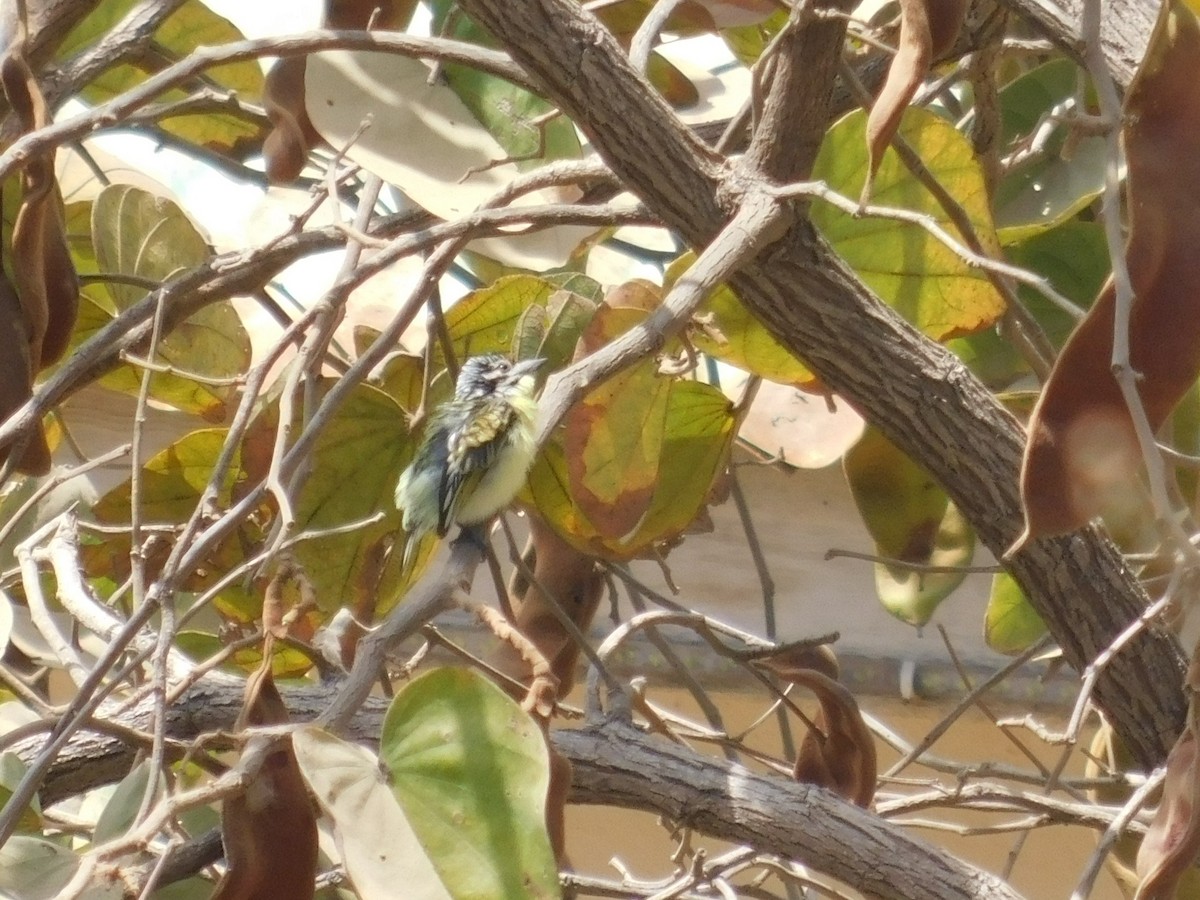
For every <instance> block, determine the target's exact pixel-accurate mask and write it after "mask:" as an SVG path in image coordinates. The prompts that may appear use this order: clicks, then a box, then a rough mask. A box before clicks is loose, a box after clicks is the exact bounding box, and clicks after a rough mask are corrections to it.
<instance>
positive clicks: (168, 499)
mask: <svg viewBox="0 0 1200 900" xmlns="http://www.w3.org/2000/svg"><path fill="white" fill-rule="evenodd" d="M227 434H228V431H227V430H226V429H224V428H205V429H201V430H200V431H193V432H191V433H190V434H185V435H184V436H183V437H181V438H180V439H179V440H177V441H176V442H175V443H174V444H172V445H171V446H169V447H167V448H166V449H165V450H160V451H159V452H158V453H156V454H155V455H154V456H152V457H151V458H150V459H149V460H147V461H146V464H145V465H144V466H143V467H142V475H141V493H140V496H139V500H138V504H139V506H138V508H139V509H140V510H141V514H142V517H143V519H144V520H145V521H149V522H181V521H184V520H186V519H187V518H188V517H189V516H190V515H191V514H192V511H193V510H194V509H195V507H196V504H197V503H198V502H199V500H200V495H201V494H202V493H203V492H204V489H205V487H207V486H208V481H209V479H210V478H211V477H212V471H213V466H214V465H215V464H216V461H217V457H218V456H219V455H220V453H221V448H222V447H224V446H225V437H226V435H227ZM238 473H239V461H238V454H237V453H236V452H235V453H234V457H233V462H232V464H231V465H230V467H229V470H228V471H227V472H226V473H225V477H224V479H223V481H222V482H221V485H220V488H219V490H218V491H217V497H216V501H217V503H218V504H219V505H222V506H225V505H228V504H229V502H230V497H231V494H232V491H233V485H234V484H235V483H236V481H237V478H238ZM131 489H132V479H126V480H125V481H124V482H123V483H121V484H119V485H117V486H116V487H115V488H113V489H112V490H110V491H109V492H108V493H107V494H105V495H104V496H103V497H101V498H100V500H99V501H98V502H97V503H96V506H95V507H94V509H93V512H94V513H95V515H96V518H98V519H99V520H100V521H102V522H116V523H127V522H129V521H130V512H129V505H130V502H131Z"/></svg>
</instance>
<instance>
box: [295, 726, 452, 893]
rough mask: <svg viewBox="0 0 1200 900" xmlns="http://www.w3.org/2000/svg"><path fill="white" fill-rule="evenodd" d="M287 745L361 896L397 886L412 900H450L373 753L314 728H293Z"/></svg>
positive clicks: (392, 891) (394, 891)
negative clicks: (329, 823)
mask: <svg viewBox="0 0 1200 900" xmlns="http://www.w3.org/2000/svg"><path fill="white" fill-rule="evenodd" d="M292 745H293V747H294V748H295V751H296V760H297V762H299V764H300V771H301V773H302V774H303V775H304V780H305V781H307V782H308V786H309V788H311V789H312V792H313V794H314V795H315V796H316V798H317V802H318V803H320V804H321V808H322V809H324V810H325V812H326V814H327V815H328V816H329V817H330V818H331V819H332V820H333V824H334V834H335V836H336V838H337V844H338V850H339V852H340V853H341V855H342V861H343V863H344V864H345V866H346V874H347V876H349V878H350V882H351V883H352V884H353V885H354V890H355V892H356V893H357V895H358V896H359V897H360V898H362V900H391V898H393V897H395V896H396V886H397V885H400V884H402V885H404V894H405V896H406V897H409V898H412V900H449V898H450V896H451V895H450V893H449V892H448V891H447V890H446V886H445V885H444V884H443V883H442V880H441V877H440V876H439V875H438V873H437V870H436V869H435V868H434V867H433V865H432V864H431V862H430V859H429V857H428V855H427V854H426V851H425V849H424V848H423V847H422V846H421V842H420V841H419V840H418V839H417V836H416V834H415V833H414V832H413V829H412V826H411V825H410V824H409V822H408V819H407V818H406V817H405V815H404V810H403V809H401V807H400V804H399V803H398V802H397V800H396V797H395V795H394V794H393V793H392V789H391V787H390V786H389V785H388V782H387V779H386V778H385V777H384V774H383V772H382V771H381V769H380V765H379V760H378V759H377V758H376V757H375V756H374V754H372V753H371V752H370V751H369V750H367V749H366V748H364V747H360V746H358V745H357V744H350V743H347V742H346V741H342V740H339V739H338V738H336V737H334V736H333V735H331V734H329V733H328V732H327V731H322V730H321V729H319V728H302V729H300V730H299V731H297V732H295V733H294V734H293V735H292Z"/></svg>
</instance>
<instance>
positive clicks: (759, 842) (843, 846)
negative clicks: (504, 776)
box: [14, 674, 1019, 900]
mask: <svg viewBox="0 0 1200 900" xmlns="http://www.w3.org/2000/svg"><path fill="white" fill-rule="evenodd" d="M243 689H244V685H243V683H242V682H241V680H240V679H236V678H233V677H230V676H226V675H219V674H210V675H207V676H206V677H205V678H204V679H203V680H202V681H200V682H199V683H198V684H196V685H195V686H194V687H192V688H191V689H190V690H189V691H188V693H187V694H186V695H185V696H183V697H182V698H181V699H180V700H179V702H177V703H176V704H174V705H173V706H172V707H170V708H169V709H168V711H167V717H168V721H167V723H166V733H167V736H168V737H170V738H172V739H175V740H180V741H188V740H191V739H193V738H195V737H197V736H198V735H201V734H204V733H212V732H217V731H227V730H228V729H230V728H231V727H232V726H233V724H234V721H235V720H236V718H237V715H238V711H239V710H240V709H241V706H242V703H243V699H244V698H243ZM331 697H332V693H331V692H330V691H328V690H323V689H313V688H308V689H296V690H289V691H286V692H285V699H286V701H287V705H288V708H289V710H290V711H291V714H292V719H293V721H309V720H312V719H314V718H316V717H317V716H319V715H320V714H321V713H322V712H323V711H324V710H325V709H326V708H327V707H328V704H329V701H330V699H331ZM386 706H387V701H386V700H384V699H382V698H378V697H372V698H369V699H368V700H367V701H366V703H365V704H364V705H363V707H362V709H361V710H360V711H359V712H358V714H357V715H355V716H354V717H353V719H351V720H350V721H349V722H348V724H347V728H346V733H347V736H348V737H349V738H351V739H352V740H355V741H358V742H360V743H364V744H372V745H374V744H377V743H378V739H379V733H380V729H381V727H382V724H383V715H384V712H385V711H386ZM153 714H154V704H153V701H152V700H151V699H149V698H147V699H145V700H143V701H141V702H140V703H139V704H137V705H136V706H134V707H132V708H131V709H128V710H125V711H123V712H122V713H121V714H120V715H119V716H117V717H116V718H115V721H117V722H118V723H119V724H121V725H123V726H125V727H126V728H133V729H137V730H140V731H145V730H146V729H147V728H149V726H150V721H151V717H152V716H153ZM551 739H552V741H553V743H554V746H555V748H556V749H558V750H559V751H560V752H562V753H563V754H564V755H565V756H566V757H567V758H568V759H569V760H570V761H571V763H572V766H573V769H574V772H573V775H572V797H571V799H572V801H573V802H579V803H604V804H613V805H617V806H625V807H629V808H631V809H640V810H646V811H649V812H654V813H658V814H660V815H663V816H667V817H669V818H671V819H672V820H674V821H676V822H679V823H682V824H687V825H690V826H692V827H694V828H696V829H698V830H700V831H702V832H704V833H706V834H711V835H713V836H716V837H719V838H723V839H725V840H729V841H733V842H736V843H745V844H751V845H753V846H754V847H755V848H756V849H757V850H759V851H760V852H763V853H774V854H778V855H780V856H783V857H786V858H789V859H798V860H801V861H803V862H804V863H805V864H807V865H809V866H811V867H812V868H814V869H816V870H818V871H821V872H824V873H827V874H829V875H831V876H833V877H835V878H838V879H840V880H842V881H844V882H846V883H847V884H849V885H850V886H851V887H853V888H855V889H856V890H859V891H861V892H862V893H864V894H865V895H867V896H869V897H882V898H892V900H951V898H955V900H966V898H972V900H974V898H982V900H1017V898H1018V897H1019V895H1018V894H1017V893H1016V892H1014V891H1013V890H1012V889H1011V888H1009V887H1008V886H1007V885H1005V884H1004V883H1003V882H1002V881H1001V880H1000V879H999V878H997V877H995V876H993V875H990V874H988V873H986V872H983V871H981V870H979V869H976V868H975V867H974V866H971V865H969V864H967V863H964V862H962V861H961V860H959V859H956V858H955V857H953V856H951V855H950V854H948V853H946V852H945V851H943V850H940V849H938V848H936V847H934V846H932V845H930V844H929V843H927V842H925V841H923V840H921V839H919V838H916V837H914V836H912V835H911V834H909V833H908V832H907V831H905V830H903V829H902V828H900V827H898V826H896V825H893V824H891V823H889V822H887V821H885V820H883V819H880V818H878V817H877V816H872V815H871V814H870V813H868V812H865V811H864V810H861V809H859V808H858V807H856V806H854V805H852V804H850V803H847V802H846V801H844V800H842V799H840V798H839V797H837V796H836V795H834V794H833V793H831V792H829V791H825V790H821V789H820V788H815V787H812V786H810V785H803V784H797V783H796V782H794V781H792V780H790V779H787V778H782V777H779V776H771V775H759V774H755V773H752V772H749V771H747V770H746V769H743V768H742V767H741V766H738V765H736V764H733V763H729V762H727V761H725V760H723V759H717V758H714V757H708V756H702V755H700V754H698V753H695V752H694V751H692V750H689V749H687V748H683V747H679V746H678V745H674V744H670V743H668V742H666V741H660V740H657V739H654V738H652V737H650V736H648V735H646V734H644V733H643V732H640V731H637V730H636V729H634V728H632V726H629V725H620V724H617V723H614V722H606V723H604V724H603V725H598V726H593V727H590V728H586V729H583V730H578V731H575V730H563V731H554V732H552V733H551ZM39 743H40V741H38V740H37V739H31V740H28V741H26V742H24V743H23V744H19V745H17V746H16V747H15V748H14V749H15V750H16V751H17V753H18V754H19V755H21V757H22V758H24V759H27V760H28V759H31V758H33V757H34V756H36V754H37V752H38V745H39ZM134 753H135V748H133V747H130V746H129V745H127V744H125V743H124V742H122V741H121V740H120V738H118V737H115V736H113V735H111V734H99V733H95V732H91V733H86V734H81V735H78V736H76V737H75V738H73V739H72V741H71V743H70V745H69V746H68V747H67V748H66V749H65V750H64V751H63V753H62V754H61V755H60V756H59V758H58V760H57V761H56V762H55V764H54V766H53V768H52V769H51V770H50V772H49V773H48V774H47V775H46V777H45V779H44V780H43V782H42V788H41V791H40V794H39V796H40V798H41V801H42V804H43V805H50V804H51V803H53V802H55V801H57V800H61V799H62V798H64V797H66V796H69V795H71V794H76V793H79V792H81V791H84V790H87V789H88V788H92V787H96V786H97V785H100V784H104V783H108V782H112V781H115V780H117V779H119V778H121V777H123V776H124V774H125V773H126V772H128V770H129V766H130V764H131V763H132V761H133V758H134Z"/></svg>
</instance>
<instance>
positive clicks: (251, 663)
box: [175, 630, 312, 678]
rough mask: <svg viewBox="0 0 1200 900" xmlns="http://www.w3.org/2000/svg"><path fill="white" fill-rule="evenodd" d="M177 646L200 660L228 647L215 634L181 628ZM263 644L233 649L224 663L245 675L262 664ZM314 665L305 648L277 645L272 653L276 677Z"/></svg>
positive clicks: (298, 673)
mask: <svg viewBox="0 0 1200 900" xmlns="http://www.w3.org/2000/svg"><path fill="white" fill-rule="evenodd" d="M175 646H176V647H178V648H179V650H180V651H181V652H183V653H184V654H186V655H187V656H188V658H189V659H191V660H192V661H193V662H196V663H201V662H204V661H205V660H207V659H210V658H212V657H213V656H214V655H216V654H217V653H219V652H220V651H222V650H223V649H225V646H226V644H225V642H224V641H222V640H221V638H219V637H217V636H216V635H215V634H208V633H207V632H203V631H190V630H188V631H181V632H179V633H178V634H177V635H176V636H175ZM262 659H263V655H262V647H261V646H260V645H253V646H250V647H242V648H239V649H238V650H236V651H234V653H233V654H232V655H231V656H230V657H229V658H228V662H227V663H226V664H225V665H224V667H223V668H224V669H225V670H226V671H229V672H236V673H239V674H244V673H246V672H253V671H254V670H255V669H257V668H258V667H259V666H261V665H262ZM311 668H312V660H311V659H309V658H308V655H307V654H305V653H304V652H303V651H300V650H296V649H294V648H292V647H288V646H283V645H280V646H276V647H275V649H274V650H273V651H272V653H271V674H272V675H274V676H275V677H277V678H298V677H300V676H301V675H303V674H305V673H306V672H307V671H308V670H309V669H311Z"/></svg>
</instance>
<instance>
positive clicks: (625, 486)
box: [563, 359, 671, 544]
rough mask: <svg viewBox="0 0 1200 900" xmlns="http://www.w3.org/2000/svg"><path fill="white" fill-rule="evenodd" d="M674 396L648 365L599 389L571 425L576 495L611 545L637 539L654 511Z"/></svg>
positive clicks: (569, 419)
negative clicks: (669, 403)
mask: <svg viewBox="0 0 1200 900" xmlns="http://www.w3.org/2000/svg"><path fill="white" fill-rule="evenodd" d="M670 391H671V381H670V379H668V378H663V377H660V376H659V375H658V372H657V364H656V363H655V361H654V360H653V359H648V360H645V361H643V362H641V363H638V364H637V365H635V366H632V367H630V368H628V369H626V370H625V371H623V372H620V373H618V374H617V375H614V376H613V377H612V378H609V379H608V380H607V381H605V382H603V383H602V384H600V385H598V386H597V387H595V388H593V389H592V390H591V391H589V392H588V393H587V394H586V395H584V397H583V398H582V399H581V400H579V401H578V402H577V403H576V404H575V405H574V406H572V407H571V409H570V410H569V411H568V412H567V415H566V416H565V418H564V425H563V428H564V437H563V446H564V448H565V449H566V458H567V468H568V471H569V472H570V475H571V493H572V495H573V496H574V498H575V502H576V503H577V504H578V505H579V507H580V509H582V510H583V513H584V515H586V516H587V518H588V520H589V521H590V522H591V523H592V524H593V525H594V526H595V528H596V530H597V531H598V532H599V533H600V534H601V535H602V536H603V537H604V538H606V539H607V540H608V541H613V542H616V543H618V544H621V543H624V541H625V539H626V538H627V537H632V535H633V532H634V530H635V529H637V528H638V526H639V525H640V523H641V521H642V519H643V517H644V516H645V515H646V513H647V512H648V510H649V508H650V501H651V499H652V498H653V496H654V488H655V485H656V484H657V482H658V469H659V464H660V462H661V459H662V452H663V441H664V434H665V430H666V415H667V399H668V397H669V395H670Z"/></svg>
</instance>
